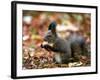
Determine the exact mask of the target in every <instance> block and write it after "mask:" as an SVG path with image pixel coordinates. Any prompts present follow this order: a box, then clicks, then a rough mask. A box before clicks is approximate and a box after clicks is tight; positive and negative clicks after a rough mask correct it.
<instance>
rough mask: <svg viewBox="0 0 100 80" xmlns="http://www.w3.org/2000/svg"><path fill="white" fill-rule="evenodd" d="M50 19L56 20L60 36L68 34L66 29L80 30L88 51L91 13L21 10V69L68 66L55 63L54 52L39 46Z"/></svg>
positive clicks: (63, 36)
mask: <svg viewBox="0 0 100 80" xmlns="http://www.w3.org/2000/svg"><path fill="white" fill-rule="evenodd" d="M52 21H56V23H57V34H58V35H59V37H61V38H65V37H66V36H68V33H67V31H68V30H72V31H79V32H81V35H82V36H83V37H85V39H86V42H87V44H88V46H87V47H88V51H89V52H90V43H91V42H90V41H91V33H90V32H91V14H88V13H69V12H68V13H64V12H44V11H31V10H23V21H22V22H23V33H22V35H23V54H22V55H23V58H22V59H23V69H42V68H54V67H68V65H65V64H63V65H56V64H55V62H54V61H53V56H54V53H53V52H48V51H46V50H44V49H42V48H41V47H40V45H41V43H42V42H43V37H44V35H45V33H46V32H47V30H48V26H49V24H50V23H51V22H52Z"/></svg>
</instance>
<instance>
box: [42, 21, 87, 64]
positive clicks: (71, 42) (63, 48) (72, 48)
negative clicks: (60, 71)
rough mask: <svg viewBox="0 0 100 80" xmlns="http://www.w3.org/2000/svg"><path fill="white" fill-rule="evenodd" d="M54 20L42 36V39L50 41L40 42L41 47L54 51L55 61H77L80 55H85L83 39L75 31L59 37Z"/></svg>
mask: <svg viewBox="0 0 100 80" xmlns="http://www.w3.org/2000/svg"><path fill="white" fill-rule="evenodd" d="M56 25H57V24H56V22H51V24H50V25H49V28H48V32H47V33H46V35H45V37H44V41H46V42H48V43H50V44H51V43H52V44H53V46H50V45H49V44H45V45H43V44H41V47H42V48H45V49H46V50H48V51H49V50H50V51H53V52H55V56H54V58H55V62H57V63H63V64H65V63H69V62H70V61H79V58H80V55H85V53H86V51H87V50H86V48H85V46H86V45H85V39H84V37H82V36H80V35H78V34H77V33H71V35H70V36H69V37H68V38H67V39H62V38H60V37H59V36H58V35H57V33H56Z"/></svg>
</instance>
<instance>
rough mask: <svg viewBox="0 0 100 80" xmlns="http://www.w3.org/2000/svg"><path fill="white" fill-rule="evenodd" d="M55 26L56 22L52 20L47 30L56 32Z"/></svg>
mask: <svg viewBox="0 0 100 80" xmlns="http://www.w3.org/2000/svg"><path fill="white" fill-rule="evenodd" d="M56 26H57V24H56V22H55V21H53V22H51V23H50V25H49V28H48V30H51V31H52V32H53V33H56Z"/></svg>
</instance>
